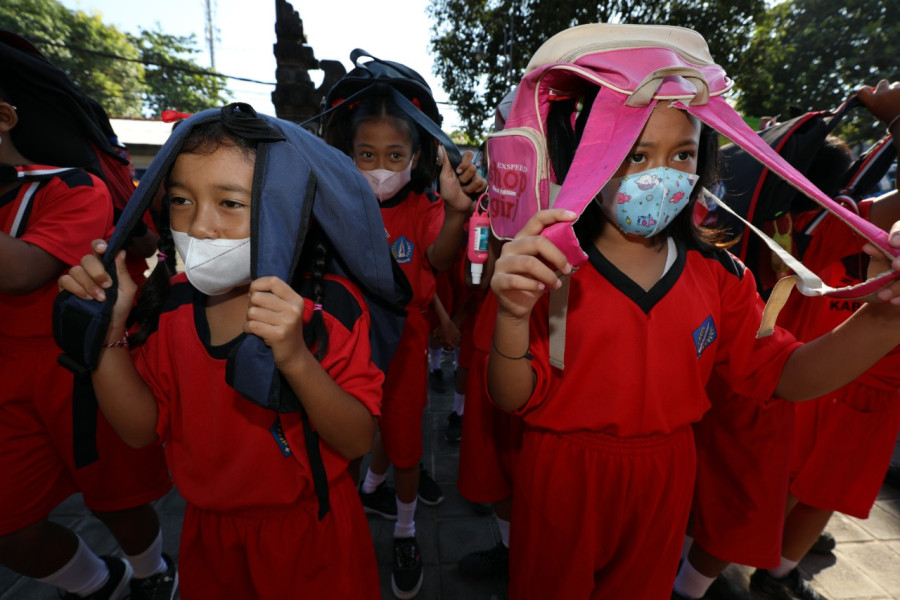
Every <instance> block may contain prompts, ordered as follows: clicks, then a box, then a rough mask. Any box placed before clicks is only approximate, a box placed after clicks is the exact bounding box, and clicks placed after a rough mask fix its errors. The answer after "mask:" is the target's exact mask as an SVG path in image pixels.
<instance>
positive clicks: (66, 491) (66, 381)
mask: <svg viewBox="0 0 900 600" xmlns="http://www.w3.org/2000/svg"><path fill="white" fill-rule="evenodd" d="M58 354H59V348H58V347H57V346H56V343H55V342H54V341H53V339H52V338H45V339H41V340H28V339H21V338H16V339H14V340H13V339H10V338H2V339H0V381H2V382H3V384H2V385H0V515H2V516H0V535H5V534H7V533H11V532H13V531H17V530H18V529H21V528H22V527H25V526H27V525H30V524H32V523H36V522H37V521H40V520H41V519H43V518H45V517H46V516H47V515H49V514H50V512H51V511H52V510H53V509H54V508H56V506H57V505H58V504H59V503H60V502H62V501H63V500H65V499H66V498H67V497H69V496H71V495H72V494H74V493H77V492H81V493H82V494H83V496H84V503H85V505H86V506H87V507H88V508H89V509H91V510H96V511H103V512H111V511H117V510H124V509H127V508H134V507H136V506H140V505H142V504H146V503H147V502H150V501H152V500H156V499H157V498H160V497H162V496H164V495H165V494H166V493H167V492H168V491H169V490H170V489H171V487H172V484H171V481H170V479H169V471H168V469H167V467H166V462H165V456H164V455H163V450H162V447H161V446H156V445H155V446H151V447H149V448H144V449H142V450H135V449H133V448H131V447H129V446H127V445H126V444H125V443H124V442H122V440H121V439H120V438H119V436H118V435H117V434H116V433H115V431H113V429H112V427H111V426H110V425H109V423H107V421H106V419H104V418H103V416H102V415H98V419H97V450H98V453H99V455H100V459H99V460H97V461H95V462H93V463H91V464H90V465H87V466H85V467H82V468H80V469H76V468H75V460H74V456H73V452H72V374H71V373H70V372H69V371H67V370H66V369H64V368H63V367H61V366H59V365H58V364H57V362H56V357H57V355H58Z"/></svg>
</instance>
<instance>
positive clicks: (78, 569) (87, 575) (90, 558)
mask: <svg viewBox="0 0 900 600" xmlns="http://www.w3.org/2000/svg"><path fill="white" fill-rule="evenodd" d="M108 580H109V569H108V568H107V567H106V563H105V562H103V559H101V558H100V557H99V556H97V555H96V554H94V553H93V552H91V549H90V548H88V547H87V544H85V543H84V540H82V539H81V538H80V537H79V538H78V548H77V549H76V550H75V554H74V555H72V559H71V560H70V561H69V562H67V563H66V565H65V566H64V567H63V568H61V569H60V570H58V571H57V572H56V573H51V574H50V575H48V576H47V577H43V578H41V579H38V580H37V581H40V582H42V583H47V584H50V585H52V586H54V587H58V588H61V589H64V590H66V591H67V592H71V593H73V594H77V595H79V596H87V595H88V594H93V593H94V592H96V591H97V590H99V589H100V588H102V587H103V586H104V585H106V582H107V581H108Z"/></svg>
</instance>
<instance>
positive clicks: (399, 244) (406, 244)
mask: <svg viewBox="0 0 900 600" xmlns="http://www.w3.org/2000/svg"><path fill="white" fill-rule="evenodd" d="M414 248H415V246H414V245H413V243H412V242H411V241H409V240H408V239H407V238H406V237H405V236H402V235H401V236H400V237H398V238H397V239H396V240H394V243H393V244H391V254H393V255H394V260H396V261H397V263H399V264H401V265H403V264H407V263H411V262H412V257H413V249H414Z"/></svg>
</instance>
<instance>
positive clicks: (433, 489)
mask: <svg viewBox="0 0 900 600" xmlns="http://www.w3.org/2000/svg"><path fill="white" fill-rule="evenodd" d="M419 500H421V501H422V503H423V504H427V505H428V506H437V505H438V504H440V503H441V502H443V501H444V491H443V490H442V489H441V486H439V485H438V484H437V482H436V481H435V480H434V479H432V478H431V475H429V474H428V471H427V470H425V466H424V465H423V464H422V463H419ZM395 518H396V517H395Z"/></svg>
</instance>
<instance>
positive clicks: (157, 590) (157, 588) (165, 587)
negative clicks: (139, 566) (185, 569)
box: [131, 554, 178, 600]
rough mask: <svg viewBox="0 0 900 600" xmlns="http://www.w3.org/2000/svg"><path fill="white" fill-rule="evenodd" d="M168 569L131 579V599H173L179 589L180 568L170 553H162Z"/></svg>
mask: <svg viewBox="0 0 900 600" xmlns="http://www.w3.org/2000/svg"><path fill="white" fill-rule="evenodd" d="M162 557H163V560H164V561H166V570H165V571H164V572H162V573H159V574H158V575H151V576H150V577H147V578H145V579H132V580H131V600H173V598H175V592H176V591H177V590H178V569H177V568H176V567H175V561H173V560H172V557H171V556H169V555H168V554H163V555H162Z"/></svg>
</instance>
